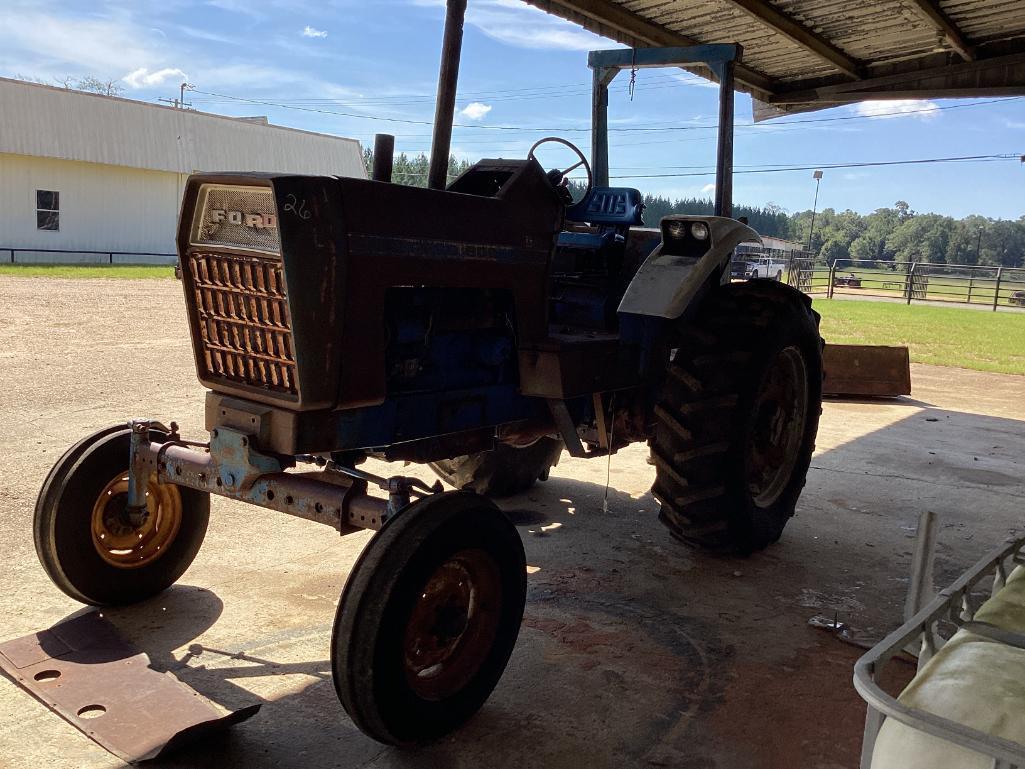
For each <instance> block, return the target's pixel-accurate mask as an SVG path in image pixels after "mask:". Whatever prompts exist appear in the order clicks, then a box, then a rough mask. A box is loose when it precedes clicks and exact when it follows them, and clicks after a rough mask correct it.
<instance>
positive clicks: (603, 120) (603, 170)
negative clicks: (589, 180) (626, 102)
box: [591, 67, 619, 187]
mask: <svg viewBox="0 0 1025 769" xmlns="http://www.w3.org/2000/svg"><path fill="white" fill-rule="evenodd" d="M618 74H619V69H618V68H617V67H595V68H594V72H593V73H592V78H593V79H592V88H591V173H592V174H593V175H594V186H595V187H608V186H609V84H610V83H611V82H612V81H613V80H614V79H615V78H616V75H618Z"/></svg>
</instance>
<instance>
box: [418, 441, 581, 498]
mask: <svg viewBox="0 0 1025 769" xmlns="http://www.w3.org/2000/svg"><path fill="white" fill-rule="evenodd" d="M560 454H562V441H560V440H558V439H557V438H541V439H540V440H537V441H535V442H534V443H532V444H530V445H529V446H507V445H505V444H504V443H499V444H498V445H497V446H495V448H494V449H492V450H491V451H478V452H477V453H476V454H467V455H464V456H460V457H453V458H452V459H442V460H438V461H437V462H431V463H430V464H431V469H432V470H434V472H435V474H437V476H438V477H439V478H441V480H443V481H444V482H445V483H447V484H448V485H449V486H452V487H453V488H456V489H461V490H464V491H475V492H477V493H478V494H483V495H485V496H488V497H508V496H511V495H513V494H519V493H520V492H521V491H526V490H527V489H529V488H530V487H531V486H533V485H534V483H535V482H536V481H538V480H545V479H547V478H548V472H549V471H550V470H551V469H552V467H553V466H554V465H555V464H556V463H557V462H558V461H559V455H560Z"/></svg>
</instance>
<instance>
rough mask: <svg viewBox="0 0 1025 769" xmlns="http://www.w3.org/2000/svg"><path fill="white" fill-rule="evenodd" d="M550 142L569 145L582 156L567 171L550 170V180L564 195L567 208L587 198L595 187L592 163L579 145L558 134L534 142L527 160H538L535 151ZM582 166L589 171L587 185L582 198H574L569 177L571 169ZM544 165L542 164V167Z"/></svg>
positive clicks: (577, 154) (557, 190)
mask: <svg viewBox="0 0 1025 769" xmlns="http://www.w3.org/2000/svg"><path fill="white" fill-rule="evenodd" d="M548 142H554V143H556V144H562V145H565V146H566V147H569V148H570V149H571V150H573V152H575V153H576V156H577V157H578V158H580V162H579V163H574V164H573V165H571V166H570V167H569V168H567V169H566V170H565V171H560V170H558V169H557V168H553V169H552V170H551V171H549V172H548V181H550V182H551V183H552V186H553V187H555V189H556V192H559V193H560V195H561V196H562V197H563V202H564V203H565V204H566V207H567V208H568V207H569V206H572V205H576V204H577V203H579V202H580V200H586V199H587V196H588V195H590V194H591V188H592V187H594V175H593V174H592V173H591V165H590V163H588V162H587V158H586V157H584V153H583V152H581V151H580V148H579V147H577V146H576V145H575V144H573V143H571V142H568V141H566V140H565V139H560V138H559V137H558V136H546V137H545V138H544V139H538V140H537V141H536V142H534V146H532V147H531V148H530V151H529V152H527V160H535V161H537V158H536V157H535V156H534V151H535V150H536V149H537V148H538V147H540V146H541V145H542V144H546V143H548ZM538 164H539V165H540V161H538ZM580 166H583V167H584V170H585V171H587V187H586V188H585V189H584V194H583V195H582V196H581V198H580V200H573V198H572V196H571V195H570V194H569V190H568V189H567V186H568V182H569V179H568V177H569V173H570V171H575V170H576V169H578V168H580ZM543 167H544V166H542V168H543Z"/></svg>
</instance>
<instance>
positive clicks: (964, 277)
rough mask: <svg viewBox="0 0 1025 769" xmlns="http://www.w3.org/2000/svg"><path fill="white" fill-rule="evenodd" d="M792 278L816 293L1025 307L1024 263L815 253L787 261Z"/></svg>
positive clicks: (792, 282) (789, 278)
mask: <svg viewBox="0 0 1025 769" xmlns="http://www.w3.org/2000/svg"><path fill="white" fill-rule="evenodd" d="M787 282H788V283H789V284H790V285H791V286H794V287H795V288H798V289H800V290H801V291H803V292H804V293H806V294H809V295H811V296H825V297H827V298H830V299H833V298H842V299H873V300H876V301H890V302H903V303H905V304H911V303H912V302H928V303H943V304H962V305H971V306H977V307H982V308H987V309H991V310H994V311H996V310H1000V309H1004V310H1007V309H1012V310H1013V309H1023V310H1025V267H988V266H979V265H969V264H929V263H926V262H875V261H868V260H863V259H844V260H841V262H840V263H839V265H838V264H837V263H834V264H831V265H828V264H819V263H817V262H816V260H815V259H813V258H811V257H810V256H804V255H794V256H792V257H791V258H790V259H789V261H788V269H787Z"/></svg>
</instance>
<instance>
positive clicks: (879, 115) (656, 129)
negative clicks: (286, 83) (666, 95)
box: [193, 89, 1025, 133]
mask: <svg viewBox="0 0 1025 769" xmlns="http://www.w3.org/2000/svg"><path fill="white" fill-rule="evenodd" d="M193 93H197V94H204V95H207V96H215V97H218V98H221V99H228V100H230V101H238V102H244V103H247V104H259V105H261V106H266V107H277V108H280V109H292V110H298V111H302V112H313V113H317V114H323V115H337V116H340V117H349V118H356V119H359V120H374V121H378V122H387V123H403V124H407V125H433V122H432V121H430V120H413V119H409V118H396V117H383V116H375V115H365V114H360V113H355V112H340V111H337V110H327V109H323V108H320V107H307V106H302V105H297V104H285V103H283V102H275V101H269V100H261V99H249V98H246V97H243V96H230V95H227V94H218V93H213V92H210V91H199V90H195V89H193ZM1022 98H1025V97H1022V96H1015V97H1010V98H1007V99H990V100H986V101H982V102H974V103H972V104H951V105H947V106H943V107H926V108H922V109H920V110H899V111H896V112H877V113H874V114H871V115H841V116H836V117H826V118H809V119H804V120H787V121H783V122H777V123H773V124H769V125H765V124H758V123H742V124H740V125H739V126H737V127H738V128H760V129H761V130H765V129H766V128H768V129H774V130H779V129H780V128H782V127H784V126H788V125H795V124H807V123H828V122H834V121H837V120H874V119H878V118H884V117H896V116H901V115H909V114H916V113H923V112H929V113H933V112H938V111H946V110H951V109H964V108H966V107H975V106H981V105H985V104H993V103H995V102H1005V101H1014V100H1017V99H1022ZM453 127H455V128H466V129H474V130H488V131H518V132H523V131H537V132H541V131H552V132H557V133H590V132H591V129H590V128H589V127H588V128H576V127H558V128H553V127H538V126H527V127H523V126H506V125H481V124H476V125H474V124H467V123H453ZM715 127H716V126H715V125H713V124H708V125H690V126H638V127H632V128H625V127H615V126H613V127H610V128H609V129H608V130H609V132H610V133H635V132H645V133H649V132H669V131H672V132H677V131H697V130H708V129H713V128H715Z"/></svg>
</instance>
